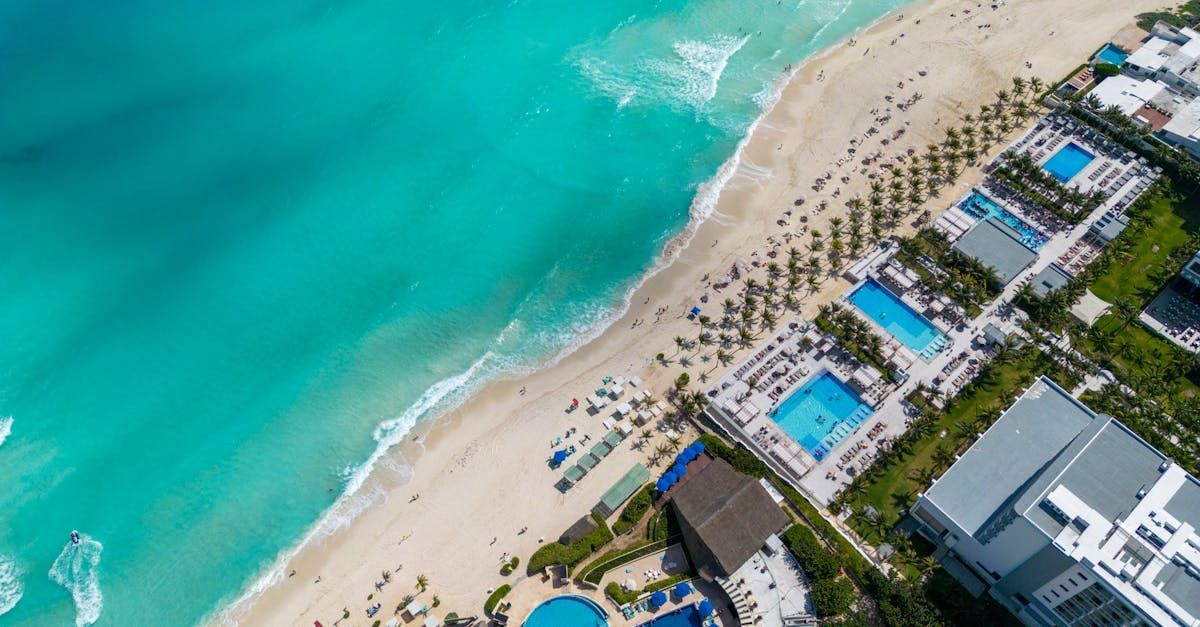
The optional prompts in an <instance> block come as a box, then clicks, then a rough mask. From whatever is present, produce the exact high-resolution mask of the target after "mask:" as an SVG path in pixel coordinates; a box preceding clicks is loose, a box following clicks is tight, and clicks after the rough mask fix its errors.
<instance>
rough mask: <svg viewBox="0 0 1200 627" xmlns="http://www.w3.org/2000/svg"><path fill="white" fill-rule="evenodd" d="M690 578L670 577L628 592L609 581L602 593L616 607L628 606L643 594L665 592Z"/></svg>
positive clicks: (687, 575)
mask: <svg viewBox="0 0 1200 627" xmlns="http://www.w3.org/2000/svg"><path fill="white" fill-rule="evenodd" d="M691 578H692V576H691V575H689V574H687V573H680V574H678V575H671V576H670V577H664V578H662V579H658V580H656V581H654V582H652V583H651V584H650V585H648V586H646V587H645V588H642V589H641V590H630V591H629V592H626V591H625V590H624V589H623V588H622V587H621V586H619V585H617V582H615V581H610V582H609V583H608V585H607V586H604V593H605V594H607V595H608V596H609V597H610V598H611V599H612V600H613V601H615V602H616V604H617V605H628V604H630V603H633V602H634V601H636V600H638V598H639V597H641V596H642V595H643V594H649V593H651V592H657V591H659V590H665V589H667V588H670V587H671V586H674V585H675V584H677V583H679V582H681V581H687V580H689V579H691Z"/></svg>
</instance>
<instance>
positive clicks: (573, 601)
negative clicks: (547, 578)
mask: <svg viewBox="0 0 1200 627" xmlns="http://www.w3.org/2000/svg"><path fill="white" fill-rule="evenodd" d="M524 625H525V627H562V626H563V625H572V626H573V627H574V626H577V627H607V626H608V621H607V620H605V614H604V610H602V609H600V606H598V605H596V604H595V603H593V602H592V601H590V600H588V599H585V598H583V597H579V596H574V595H564V596H559V597H554V598H553V599H550V600H548V601H544V602H543V603H542V604H541V605H539V606H537V607H535V608H533V611H532V612H530V614H529V618H526V619H525V623H524Z"/></svg>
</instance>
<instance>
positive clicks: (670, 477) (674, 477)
mask: <svg viewBox="0 0 1200 627" xmlns="http://www.w3.org/2000/svg"><path fill="white" fill-rule="evenodd" d="M663 479H666V480H667V483H669V484H671V485H675V483H676V482H678V481H679V473H677V472H675V471H674V470H671V471H668V472H667V474H665V475H663Z"/></svg>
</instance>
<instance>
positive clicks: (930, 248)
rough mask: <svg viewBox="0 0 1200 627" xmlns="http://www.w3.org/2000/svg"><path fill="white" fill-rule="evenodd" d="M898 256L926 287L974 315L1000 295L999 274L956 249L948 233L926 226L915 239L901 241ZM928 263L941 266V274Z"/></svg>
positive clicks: (939, 267)
mask: <svg viewBox="0 0 1200 627" xmlns="http://www.w3.org/2000/svg"><path fill="white" fill-rule="evenodd" d="M897 257H898V258H899V259H900V261H901V262H903V263H904V264H905V265H906V266H908V267H910V268H912V269H914V270H916V271H917V273H918V274H920V275H921V279H922V282H924V284H925V285H927V286H928V287H931V288H933V289H936V290H938V291H940V292H942V293H944V294H946V295H947V296H949V297H950V298H951V299H953V300H954V301H955V302H957V303H958V304H959V305H961V306H962V307H963V308H964V309H966V310H967V313H968V314H970V315H972V316H975V315H978V314H979V312H980V311H981V307H982V305H984V304H987V303H989V302H991V301H992V300H993V299H994V298H996V296H998V295H999V294H1000V281H999V280H998V279H997V277H996V273H995V272H994V271H993V270H992V269H991V268H988V267H987V266H985V265H983V264H981V263H979V262H978V261H976V260H974V259H972V258H970V257H967V256H966V255H963V254H961V253H959V252H958V251H956V250H954V249H953V248H952V247H951V245H950V240H948V239H947V238H946V234H945V233H942V232H941V231H939V230H937V229H934V228H931V227H926V228H923V229H921V230H920V232H918V233H917V235H916V236H915V237H910V238H907V239H902V240H900V252H899V254H898V255H897ZM922 260H924V261H925V263H922ZM926 263H928V264H933V265H936V266H938V269H939V270H940V272H941V273H940V274H934V273H931V272H929V270H928V269H927V268H926V267H925V265H926Z"/></svg>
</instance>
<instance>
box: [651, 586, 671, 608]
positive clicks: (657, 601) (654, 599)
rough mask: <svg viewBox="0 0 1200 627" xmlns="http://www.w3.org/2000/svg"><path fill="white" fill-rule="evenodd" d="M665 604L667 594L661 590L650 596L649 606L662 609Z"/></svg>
mask: <svg viewBox="0 0 1200 627" xmlns="http://www.w3.org/2000/svg"><path fill="white" fill-rule="evenodd" d="M666 604H667V594H666V593H665V592H663V591H662V590H659V591H658V592H655V593H654V594H652V595H650V605H653V606H655V607H662V606H664V605H666Z"/></svg>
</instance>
